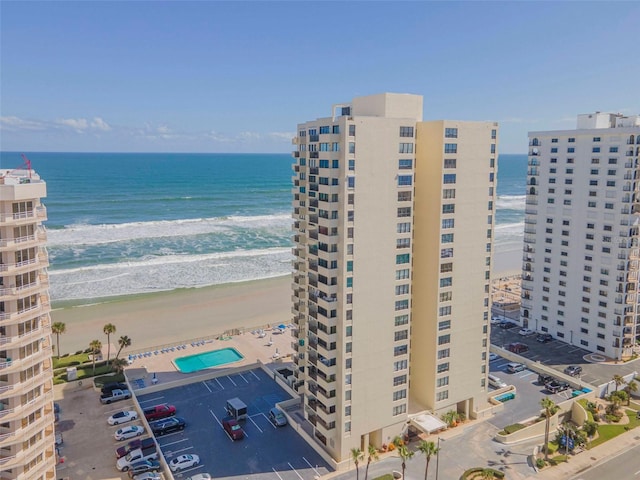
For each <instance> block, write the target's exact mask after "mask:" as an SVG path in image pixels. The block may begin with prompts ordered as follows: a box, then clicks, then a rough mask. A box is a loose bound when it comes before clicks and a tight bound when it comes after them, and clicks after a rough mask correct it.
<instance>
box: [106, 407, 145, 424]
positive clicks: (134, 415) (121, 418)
mask: <svg viewBox="0 0 640 480" xmlns="http://www.w3.org/2000/svg"><path fill="white" fill-rule="evenodd" d="M137 419H138V412H134V411H133V410H129V411H123V412H118V413H114V414H113V415H111V416H110V417H109V419H108V420H107V422H109V425H120V424H121V423H127V422H130V421H132V420H137Z"/></svg>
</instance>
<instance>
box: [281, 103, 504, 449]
mask: <svg viewBox="0 0 640 480" xmlns="http://www.w3.org/2000/svg"><path fill="white" fill-rule="evenodd" d="M422 105H423V100H422V96H419V95H405V94H390V93H385V94H380V95H372V96H366V97H358V98H354V99H353V100H352V101H351V102H349V103H346V104H340V105H334V106H333V107H332V111H331V116H329V117H325V118H319V119H317V120H313V121H309V122H306V123H302V124H300V125H298V131H297V136H296V137H295V138H294V140H293V143H294V144H295V145H296V149H295V151H294V153H293V156H294V158H295V162H294V165H293V170H294V176H293V183H294V186H293V196H294V200H293V218H294V227H293V229H294V245H295V246H294V249H293V253H294V256H295V259H294V261H293V265H294V273H293V295H292V303H293V305H292V313H293V319H294V323H295V324H296V325H297V329H296V330H295V332H294V335H295V336H296V338H295V339H294V342H293V344H292V346H293V348H294V350H295V355H294V359H295V362H296V366H297V367H298V368H296V371H295V376H296V383H295V387H296V389H297V391H298V392H299V393H300V394H301V396H302V397H303V403H304V415H305V419H306V421H307V422H309V424H310V426H311V427H310V428H311V429H312V430H313V434H314V436H315V438H316V439H317V441H318V442H319V443H320V444H321V445H322V446H323V448H324V449H325V450H326V451H327V452H329V453H330V454H331V456H332V457H333V458H334V459H335V460H336V461H337V462H344V461H347V460H348V459H349V458H350V455H351V453H350V450H351V449H352V448H359V449H361V450H363V451H365V452H366V451H367V447H368V446H369V445H373V446H376V447H380V446H382V445H383V444H388V443H390V442H391V441H392V440H393V438H394V437H396V436H397V435H401V434H403V433H405V432H406V428H407V423H408V422H409V421H411V419H412V418H414V417H415V416H418V415H420V416H421V418H427V417H428V415H427V416H425V413H427V412H429V413H432V414H434V415H433V417H428V418H430V419H431V420H433V421H435V422H438V417H439V415H440V414H442V413H445V412H447V411H450V410H455V411H457V412H461V413H464V414H465V415H467V417H474V415H475V412H477V411H478V410H479V409H480V408H482V406H483V405H484V404H485V402H486V397H487V386H486V381H487V378H486V377H487V357H488V348H489V339H488V335H489V322H488V320H489V318H488V316H489V284H490V269H491V255H492V245H493V241H492V238H493V224H494V204H495V193H496V192H495V180H496V174H497V163H496V158H497V151H496V148H497V146H496V145H497V125H496V124H495V123H491V122H459V121H429V122H423V121H422Z"/></svg>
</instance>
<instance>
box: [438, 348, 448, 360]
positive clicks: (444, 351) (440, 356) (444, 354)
mask: <svg viewBox="0 0 640 480" xmlns="http://www.w3.org/2000/svg"><path fill="white" fill-rule="evenodd" d="M450 356H451V349H450V348H443V349H442V350H438V360H441V359H443V358H449V357H450Z"/></svg>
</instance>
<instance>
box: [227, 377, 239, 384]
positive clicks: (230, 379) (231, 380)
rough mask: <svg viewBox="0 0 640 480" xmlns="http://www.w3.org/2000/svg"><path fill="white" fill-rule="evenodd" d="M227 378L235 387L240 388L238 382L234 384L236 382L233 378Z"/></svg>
mask: <svg viewBox="0 0 640 480" xmlns="http://www.w3.org/2000/svg"><path fill="white" fill-rule="evenodd" d="M227 378H228V379H229V381H230V382H231V383H233V386H234V387H237V386H238V384H237V383H236V382H234V381H233V378H231V377H230V376H229V375H227Z"/></svg>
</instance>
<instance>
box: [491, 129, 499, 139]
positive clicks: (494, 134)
mask: <svg viewBox="0 0 640 480" xmlns="http://www.w3.org/2000/svg"><path fill="white" fill-rule="evenodd" d="M497 135H498V131H497V130H491V139H492V140H495V139H496V136H497Z"/></svg>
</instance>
